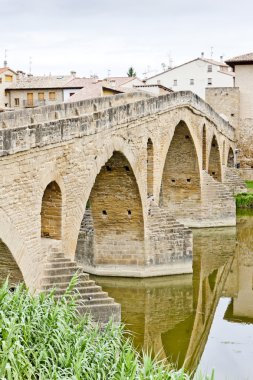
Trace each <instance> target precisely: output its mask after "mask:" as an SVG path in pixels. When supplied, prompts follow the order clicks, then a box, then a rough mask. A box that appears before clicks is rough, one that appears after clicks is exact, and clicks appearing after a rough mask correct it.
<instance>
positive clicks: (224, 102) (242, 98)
mask: <svg viewBox="0 0 253 380" xmlns="http://www.w3.org/2000/svg"><path fill="white" fill-rule="evenodd" d="M226 64H227V65H229V66H230V67H231V68H232V70H233V72H234V74H235V83H234V85H235V86H234V87H233V88H226V87H225V88H213V89H210V88H209V89H206V100H207V102H208V103H209V104H210V105H211V106H212V107H213V108H214V109H215V110H216V111H217V112H218V113H220V114H223V115H225V117H226V118H227V119H228V120H229V122H230V123H231V124H232V125H233V126H234V127H235V128H236V137H237V141H238V149H239V150H238V154H237V162H238V164H239V165H240V167H241V169H242V170H241V173H242V176H243V178H244V179H251V180H253V53H249V54H244V55H240V56H237V57H234V58H231V59H228V60H227V61H226Z"/></svg>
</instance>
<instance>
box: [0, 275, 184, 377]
mask: <svg viewBox="0 0 253 380" xmlns="http://www.w3.org/2000/svg"><path fill="white" fill-rule="evenodd" d="M75 281H76V279H74V280H73V281H72V283H71V284H70V287H69V289H68V290H67V292H66V294H65V296H64V297H62V299H61V300H58V301H55V299H54V294H53V292H51V293H50V294H40V295H38V296H33V295H31V294H30V293H29V292H28V291H27V289H26V288H25V287H24V285H19V286H17V288H16V289H15V291H14V292H10V291H9V285H8V282H7V281H6V282H5V283H4V284H3V285H2V287H1V288H0V379H5V380H21V379H22V380H24V379H27V380H33V379H34V380H35V379H40V380H51V379H52V380H57V379H60V380H67V379H69V380H70V379H71V380H81V379H90V380H110V379H113V380H148V379H150V380H151V379H152V380H170V379H171V380H179V379H181V380H184V379H190V377H189V376H188V375H187V374H185V373H184V372H183V370H179V371H176V370H173V369H170V370H169V368H168V367H166V366H165V364H164V363H163V362H158V361H156V360H155V359H151V357H150V356H149V355H145V354H144V355H143V357H142V358H141V356H140V355H139V354H138V353H137V352H136V351H135V350H134V348H133V346H132V343H131V342H130V340H129V339H127V338H125V336H124V334H123V328H122V326H115V325H113V323H108V325H106V326H105V327H104V328H103V329H99V327H98V326H97V325H95V324H94V323H92V321H91V319H90V318H89V317H88V316H85V317H80V316H79V315H78V312H77V310H76V305H75V299H74V297H73V296H71V289H72V288H73V286H74V285H75Z"/></svg>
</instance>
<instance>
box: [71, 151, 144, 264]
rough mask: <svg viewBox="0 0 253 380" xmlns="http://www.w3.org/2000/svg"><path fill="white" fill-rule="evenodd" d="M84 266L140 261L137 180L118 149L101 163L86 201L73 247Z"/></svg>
mask: <svg viewBox="0 0 253 380" xmlns="http://www.w3.org/2000/svg"><path fill="white" fill-rule="evenodd" d="M76 259H77V261H78V262H80V263H82V264H83V265H84V266H95V265H97V264H100V265H106V264H108V263H110V264H115V265H117V264H121V265H122V264H123V265H124V264H130V263H131V264H140V263H142V264H143V263H144V221H143V208H142V201H141V196H140V192H139V188H138V184H137V181H136V178H135V175H134V172H133V169H132V167H131V165H130V163H129V161H128V160H127V158H126V157H125V156H124V154H122V153H121V152H119V151H114V152H113V154H112V156H111V157H110V158H109V160H107V161H106V163H105V164H104V165H103V166H102V167H101V169H100V172H99V174H98V175H97V177H96V180H95V183H94V185H93V187H92V190H91V192H90V195H89V199H88V202H87V203H86V208H85V212H84V215H83V219H82V222H81V227H80V231H79V237H78V242H77V248H76Z"/></svg>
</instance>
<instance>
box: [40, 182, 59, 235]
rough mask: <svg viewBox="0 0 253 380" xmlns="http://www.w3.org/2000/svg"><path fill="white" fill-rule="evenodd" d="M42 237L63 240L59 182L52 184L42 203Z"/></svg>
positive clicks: (49, 185)
mask: <svg viewBox="0 0 253 380" xmlns="http://www.w3.org/2000/svg"><path fill="white" fill-rule="evenodd" d="M41 237H43V238H51V239H56V240H61V238H62V193H61V189H60V187H59V185H58V183H57V182H55V181H52V182H50V183H49V184H48V185H47V187H46V189H45V191H44V194H43V197H42V203H41Z"/></svg>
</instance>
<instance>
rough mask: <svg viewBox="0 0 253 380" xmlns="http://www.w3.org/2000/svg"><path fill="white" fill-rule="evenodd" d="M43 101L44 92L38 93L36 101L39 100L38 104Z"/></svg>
mask: <svg viewBox="0 0 253 380" xmlns="http://www.w3.org/2000/svg"><path fill="white" fill-rule="evenodd" d="M44 99H45V98H44V92H39V93H38V100H39V101H40V102H42V101H43V100H44Z"/></svg>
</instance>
